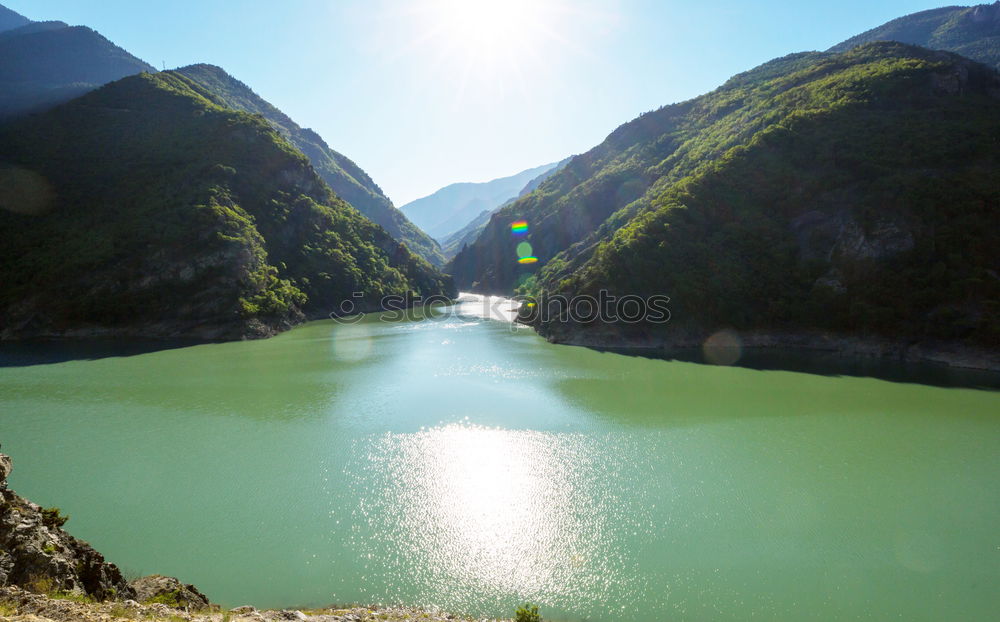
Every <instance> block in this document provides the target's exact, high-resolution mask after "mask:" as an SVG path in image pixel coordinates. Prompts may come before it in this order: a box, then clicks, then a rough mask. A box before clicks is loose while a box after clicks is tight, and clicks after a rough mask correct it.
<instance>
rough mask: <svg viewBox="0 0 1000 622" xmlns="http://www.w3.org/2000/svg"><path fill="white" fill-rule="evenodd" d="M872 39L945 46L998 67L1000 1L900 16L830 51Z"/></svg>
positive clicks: (944, 47) (933, 46)
mask: <svg viewBox="0 0 1000 622" xmlns="http://www.w3.org/2000/svg"><path fill="white" fill-rule="evenodd" d="M873 41H901V42H902V43H909V44H911V45H919V46H921V47H926V48H931V49H934V50H947V51H949V52H955V53H956V54H961V55H962V56H965V57H967V58H971V59H973V60H977V61H979V62H981V63H985V64H987V65H992V66H993V67H996V68H998V69H1000V2H994V3H993V4H981V5H978V6H973V7H964V6H949V7H943V8H940V9H932V10H930V11H922V12H920V13H914V14H912V15H907V16H905V17H900V18H899V19H894V20H892V21H891V22H888V23H886V24H883V25H881V26H879V27H877V28H873V29H872V30H869V31H868V32H865V33H862V34H860V35H858V36H856V37H852V38H850V39H848V40H847V41H844V42H843V43H841V44H838V45H835V46H834V47H832V48H830V51H831V52H846V51H847V50H849V49H851V48H853V47H855V46H857V45H861V44H862V43H871V42H873Z"/></svg>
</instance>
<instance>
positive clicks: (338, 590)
mask: <svg viewBox="0 0 1000 622" xmlns="http://www.w3.org/2000/svg"><path fill="white" fill-rule="evenodd" d="M480 307H481V305H480V304H479V303H478V302H477V301H475V300H474V299H469V301H468V302H466V303H464V304H462V305H460V306H459V308H458V309H457V311H456V312H451V311H447V312H442V313H440V314H435V315H434V316H433V317H426V318H424V319H419V320H413V321H399V322H386V321H382V320H383V319H385V318H382V317H379V316H371V317H368V318H365V319H364V320H363V321H361V322H358V323H354V324H350V325H347V324H337V323H335V322H332V321H326V322H315V323H311V324H308V325H305V326H302V327H300V328H297V329H295V330H293V331H291V332H289V333H286V334H283V335H280V336H278V337H276V338H273V339H269V340H264V341H253V342H238V343H224V344H202V345H188V346H185V347H177V348H174V349H167V350H160V351H152V352H147V351H144V349H143V348H134V349H132V350H129V349H124V350H122V349H121V348H122V347H123V346H121V345H120V344H119V346H116V347H118V348H119V349H118V350H115V348H107V347H104V348H103V349H102V347H101V346H100V345H92V346H74V347H70V348H67V347H66V346H61V345H59V344H49V345H43V346H37V347H33V348H32V349H31V350H30V351H27V350H25V348H24V347H22V346H10V345H7V344H4V345H0V363H2V362H3V361H6V366H4V367H0V442H2V444H3V451H4V453H8V454H10V455H12V456H13V458H14V472H13V475H12V476H11V482H10V483H11V487H12V488H13V489H14V490H16V491H18V492H19V493H20V494H22V495H24V496H26V497H28V498H30V499H32V500H33V501H35V502H37V503H40V504H43V505H56V506H59V507H61V508H62V509H63V511H64V513H67V514H69V515H70V516H71V517H72V518H71V520H70V521H69V523H68V524H67V529H68V530H69V531H70V532H71V533H73V534H74V535H76V536H78V537H81V538H83V539H85V540H87V541H89V542H91V543H92V544H93V545H94V546H95V547H96V548H97V549H98V550H99V551H101V552H102V553H104V555H105V556H106V557H108V558H109V559H110V560H112V561H114V562H116V563H118V564H119V565H120V566H121V567H123V568H124V569H125V570H126V571H127V572H129V573H131V574H135V575H138V574H149V573H154V572H155V573H161V574H168V575H174V576H178V577H180V578H181V579H182V580H184V581H186V582H191V583H193V584H195V585H196V586H198V587H199V588H200V589H201V590H202V591H204V592H205V593H207V594H208V595H209V596H210V597H211V598H212V600H213V601H215V602H220V603H222V604H224V605H227V606H236V605H242V604H252V605H256V606H261V607H270V606H280V607H286V606H307V605H325V604H329V603H340V604H343V603H383V604H408V605H421V606H428V607H439V608H442V609H445V610H449V611H455V612H460V613H467V614H476V615H493V616H501V615H504V616H510V615H512V614H513V610H514V608H515V606H516V605H517V604H518V603H520V602H523V601H531V602H534V603H537V604H539V605H540V606H541V611H542V614H543V615H544V616H545V617H547V618H552V619H556V620H573V621H575V620H621V621H635V622H654V621H655V622H661V621H667V620H747V619H750V618H752V617H754V618H759V619H764V620H844V619H862V620H868V619H870V620H884V619H888V618H898V619H904V620H986V619H994V618H992V616H994V615H995V614H996V611H997V610H998V609H1000V592H998V591H997V589H996V586H997V584H998V581H1000V528H998V525H1000V393H998V392H997V391H994V390H981V389H975V388H948V387H943V386H931V385H926V384H915V383H907V382H898V381H897V382H890V381H886V380H879V379H874V378H864V377H851V376H838V375H834V374H827V375H820V374H805V373H793V372H789V371H778V370H773V369H763V370H762V369H750V368H741V367H716V366H709V365H701V364H695V363H688V362H676V361H666V360H653V359H648V358H641V357H635V356H627V355H623V354H616V353H607V352H603V353H602V352H597V351H593V350H588V349H583V348H574V347H566V346H555V345H551V344H549V343H547V342H545V341H544V340H543V339H541V338H539V337H538V336H536V335H535V334H534V333H533V332H532V331H531V330H529V329H526V328H523V327H515V326H513V325H511V324H510V323H509V322H506V321H504V320H503V317H500V318H494V319H487V318H485V317H483V315H484V314H482V313H481V312H480ZM500 315H501V316H503V313H501V314H500ZM26 352H28V353H27V354H26ZM115 354H125V355H123V356H115ZM33 356H34V357H36V358H34V359H33V358H32V357H33ZM4 357H6V358H4ZM869 366H870V365H869ZM915 377H917V376H915ZM977 382H978V381H977Z"/></svg>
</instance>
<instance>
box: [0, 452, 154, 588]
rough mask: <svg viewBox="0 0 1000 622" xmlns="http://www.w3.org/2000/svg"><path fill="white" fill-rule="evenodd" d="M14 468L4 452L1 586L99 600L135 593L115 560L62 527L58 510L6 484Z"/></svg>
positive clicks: (0, 474)
mask: <svg viewBox="0 0 1000 622" xmlns="http://www.w3.org/2000/svg"><path fill="white" fill-rule="evenodd" d="M12 469H13V465H12V462H11V459H10V457H9V456H5V455H2V454H0V586H8V585H17V586H21V587H25V588H28V589H32V590H34V591H38V592H65V593H69V594H75V595H80V596H88V597H91V598H94V599H98V600H103V599H108V598H131V597H132V596H134V592H133V591H132V588H131V587H129V585H128V583H127V582H126V581H125V579H124V578H123V577H122V574H121V572H120V571H119V570H118V567H117V566H115V565H114V564H111V563H108V562H106V561H105V560H104V556H102V555H101V554H100V553H98V552H97V551H95V550H94V549H93V548H92V547H91V546H90V545H89V544H87V543H86V542H84V541H82V540H78V539H76V538H74V537H73V536H71V535H70V534H68V533H66V532H65V531H63V530H62V529H61V526H62V523H63V522H65V518H64V517H60V516H59V514H58V511H53V510H44V509H43V508H42V507H41V506H39V505H37V504H35V503H32V502H30V501H28V500H26V499H23V498H22V497H20V496H18V495H17V494H16V493H15V492H14V491H12V490H9V489H8V488H7V476H8V475H9V474H10V472H11V470H12Z"/></svg>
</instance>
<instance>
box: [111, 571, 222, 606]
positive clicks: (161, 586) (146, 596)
mask: <svg viewBox="0 0 1000 622" xmlns="http://www.w3.org/2000/svg"><path fill="white" fill-rule="evenodd" d="M129 586H130V587H131V588H132V590H133V591H134V592H135V598H136V600H138V601H139V602H142V603H148V602H150V601H152V602H159V603H162V604H164V605H168V606H170V607H182V608H186V609H194V610H201V609H205V608H207V607H208V606H209V605H210V603H209V602H208V597H207V596H205V595H204V594H202V593H201V592H199V591H198V588H196V587H195V586H193V585H187V584H184V583H181V582H180V581H178V580H177V579H175V578H173V577H165V576H163V575H158V574H154V575H150V576H148V577H142V578H141V579H136V580H135V581H132V582H131V583H130V584H129Z"/></svg>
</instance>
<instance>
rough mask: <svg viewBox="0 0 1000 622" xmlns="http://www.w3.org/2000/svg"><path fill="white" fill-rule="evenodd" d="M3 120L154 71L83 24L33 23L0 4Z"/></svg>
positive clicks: (45, 108)
mask: <svg viewBox="0 0 1000 622" xmlns="http://www.w3.org/2000/svg"><path fill="white" fill-rule="evenodd" d="M0 9H2V11H0V30H3V31H4V32H0V120H2V119H4V118H10V117H14V116H19V115H23V114H27V113H30V112H39V111H43V110H47V109H49V108H51V107H53V106H55V105H57V104H60V103H63V102H66V101H69V100H70V99H73V98H74V97H78V96H79V95H82V94H83V93H86V92H88V91H91V90H93V89H95V88H97V87H99V86H101V85H103V84H107V83H108V82H112V81H114V80H118V79H120V78H124V77H126V76H131V75H134V74H137V73H140V72H143V71H150V72H153V71H155V69H153V67H151V66H150V65H148V64H147V63H144V62H143V61H141V60H139V59H138V58H136V57H134V56H132V55H131V54H129V53H128V52H126V51H125V50H123V49H121V48H120V47H118V46H116V45H115V44H113V43H111V42H110V41H108V40H107V39H105V38H104V37H102V36H101V35H100V34H99V33H97V32H95V31H93V30H91V29H90V28H86V27H84V26H72V27H71V26H68V25H67V24H64V23H63V22H37V23H36V22H30V21H29V20H27V19H26V18H23V17H21V16H19V15H17V14H16V13H13V12H12V11H9V10H8V9H5V8H3V7H0Z"/></svg>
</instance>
